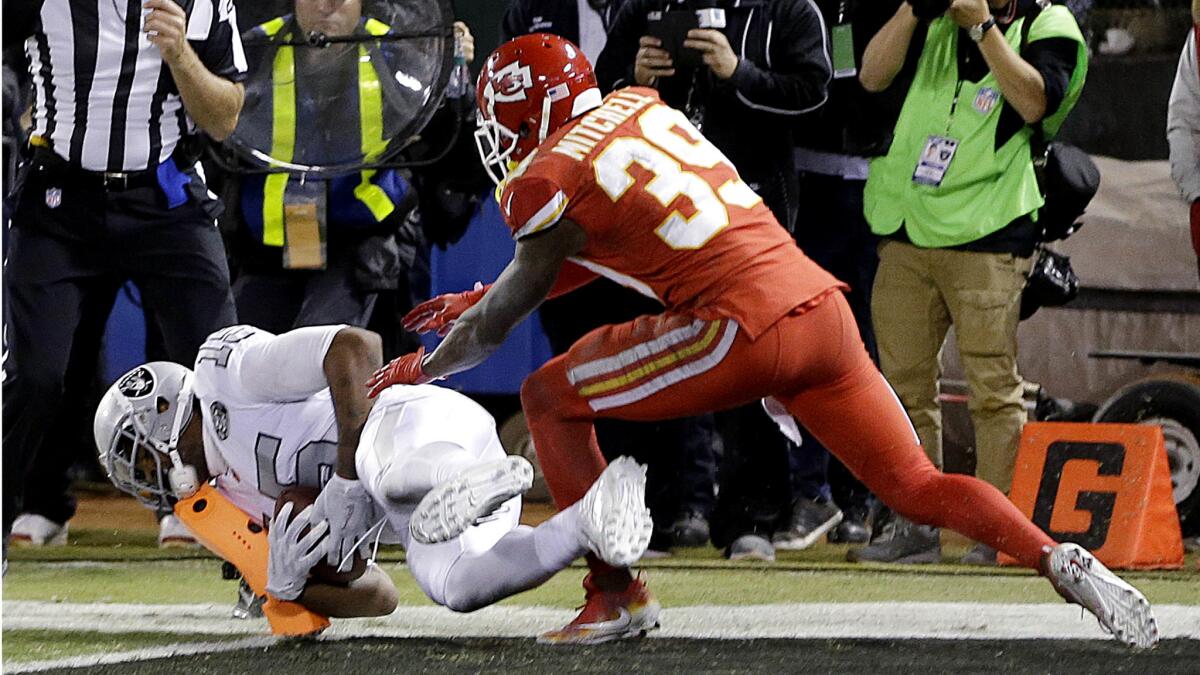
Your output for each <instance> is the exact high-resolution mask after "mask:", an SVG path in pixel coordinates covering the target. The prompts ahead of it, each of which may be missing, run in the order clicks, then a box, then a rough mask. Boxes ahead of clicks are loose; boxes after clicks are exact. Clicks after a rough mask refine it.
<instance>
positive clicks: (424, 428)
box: [195, 326, 503, 524]
mask: <svg viewBox="0 0 1200 675" xmlns="http://www.w3.org/2000/svg"><path fill="white" fill-rule="evenodd" d="M344 327H345V326H314V327H309V328H299V329H296V330H293V331H289V332H287V333H284V334H282V335H278V336H276V335H274V334H272V333H269V332H267V331H264V330H260V329H258V328H254V327H253V326H232V327H230V328H225V329H222V330H220V331H217V332H215V333H213V334H212V335H210V336H209V337H208V339H207V340H206V341H205V342H204V344H203V345H202V346H201V347H200V351H199V353H198V354H197V356H196V367H195V371H196V379H195V394H196V397H197V398H198V399H199V400H200V405H201V409H202V411H203V413H202V416H203V423H204V452H205V458H206V459H207V462H208V466H209V472H210V473H211V474H212V475H213V476H216V481H217V488H218V489H219V490H220V491H221V492H223V493H224V494H225V495H226V496H228V497H229V499H230V500H231V501H232V502H233V503H234V504H235V505H236V506H237V507H238V508H240V509H241V510H243V511H245V512H246V513H247V514H248V515H250V516H251V517H252V518H254V519H255V520H258V521H259V522H262V521H263V520H264V519H266V518H267V517H269V516H271V515H273V514H274V509H275V500H276V499H277V498H278V497H279V494H280V493H281V492H282V491H283V490H284V489H285V488H287V487H290V486H294V485H300V486H306V487H314V488H321V487H323V486H324V485H325V483H326V482H327V481H328V480H329V478H330V477H331V476H332V475H333V472H334V469H335V468H336V465H337V445H338V429H337V418H336V415H335V413H334V408H333V398H332V396H331V395H330V392H329V386H328V382H327V380H326V376H325V369H324V362H325V354H326V352H328V351H329V345H330V344H331V343H332V342H333V338H334V336H335V335H337V333H338V331H340V330H342V329H343V328H344ZM364 386H365V384H364ZM495 438H496V432H495V421H494V420H493V419H492V417H491V415H489V414H488V413H487V411H485V410H484V409H483V408H481V407H480V406H479V405H478V404H476V403H475V402H474V401H471V400H470V399H469V398H467V397H465V396H463V395H462V394H459V393H457V392H454V391H450V390H448V389H443V388H441V387H436V386H431V385H421V386H395V387H389V388H388V389H387V390H385V391H384V392H383V393H381V394H380V395H379V397H378V398H377V399H376V401H375V405H374V407H373V408H372V409H371V413H370V415H369V416H368V418H367V423H366V425H365V427H364V429H363V433H362V437H361V440H360V444H359V449H358V451H357V452H356V464H357V468H358V472H359V477H360V480H362V481H363V482H364V484H366V486H367V488H368V490H370V491H371V492H372V493H373V494H377V493H379V491H380V490H381V487H380V486H379V485H378V484H377V483H378V482H379V481H380V480H382V477H383V476H384V474H385V473H386V470H387V469H388V468H389V467H390V466H391V465H392V464H393V463H394V462H395V460H396V458H398V457H402V456H404V455H405V454H406V453H407V452H409V451H410V450H412V449H415V448H420V447H424V446H429V445H435V444H447V443H448V444H451V445H454V446H458V447H461V448H463V449H466V450H468V451H469V452H471V453H472V454H475V455H482V454H483V453H484V452H485V451H490V452H493V453H495V452H500V453H502V452H503V451H502V450H500V449H499V443H498V441H495ZM492 446H494V447H492ZM377 501H378V495H377ZM407 510H408V509H404V511H407ZM405 516H407V513H394V514H389V520H391V521H392V522H393V523H394V524H395V523H397V521H400V520H402V519H403V518H404V517H405Z"/></svg>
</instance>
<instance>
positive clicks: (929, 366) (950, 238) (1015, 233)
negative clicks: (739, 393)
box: [857, 0, 1087, 564]
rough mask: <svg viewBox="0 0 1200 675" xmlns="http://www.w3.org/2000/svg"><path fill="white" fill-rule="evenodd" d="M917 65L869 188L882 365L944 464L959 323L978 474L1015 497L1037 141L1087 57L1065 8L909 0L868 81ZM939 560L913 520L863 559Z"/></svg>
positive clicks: (979, 559) (879, 47)
mask: <svg viewBox="0 0 1200 675" xmlns="http://www.w3.org/2000/svg"><path fill="white" fill-rule="evenodd" d="M1031 14H1033V15H1035V16H1034V17H1033V19H1032V23H1031V24H1030V26H1029V27H1027V30H1023V28H1025V27H1024V26H1023V24H1024V23H1025V22H1026V21H1027V20H1030V15H1031ZM1024 32H1027V33H1028V35H1027V37H1023V35H1022V34H1023V33H1024ZM1023 41H1024V42H1025V44H1024V45H1023V44H1022V42H1023ZM910 59H915V60H916V66H915V68H916V70H915V74H914V77H913V80H912V84H911V85H910V86H909V88H908V93H907V96H906V98H905V101H904V106H903V108H902V110H901V113H900V118H899V120H898V121H897V123H896V129H895V135H894V139H893V142H892V145H891V148H890V149H889V151H888V153H887V155H886V156H884V157H880V158H877V159H874V160H872V162H871V166H870V175H869V177H868V179H867V186H866V190H865V193H864V212H865V215H866V218H867V221H868V222H869V223H870V224H871V228H872V230H873V231H874V232H875V234H877V235H880V236H881V237H884V242H883V243H882V244H881V246H880V249H879V257H880V264H879V270H878V274H877V276H876V278H875V287H874V292H873V298H872V305H871V309H872V317H873V319H874V321H875V330H876V334H877V338H878V344H879V357H880V361H881V366H882V369H883V372H884V374H885V375H886V376H887V378H888V380H889V381H890V382H891V383H892V386H893V387H894V388H895V390H896V393H897V394H898V395H899V397H900V400H901V401H902V402H903V403H904V406H905V408H906V409H907V410H908V413H909V416H910V417H911V418H912V420H913V423H914V425H915V426H916V429H917V433H918V434H919V436H920V438H921V441H922V444H923V445H924V446H925V449H926V452H927V453H928V454H929V457H930V459H932V460H933V462H934V463H935V464H937V465H938V466H941V462H942V451H941V448H942V445H941V413H940V410H939V408H938V399H937V394H938V377H939V355H940V353H941V348H942V343H943V341H944V340H945V337H946V333H947V331H948V330H949V328H950V326H951V325H953V326H954V327H955V334H956V337H957V341H958V347H959V352H960V355H961V359H962V363H963V367H964V369H965V370H966V376H967V383H968V386H969V389H970V403H969V409H970V412H971V418H972V421H973V422H974V424H975V439H976V443H975V448H976V458H977V469H976V473H977V475H978V476H979V477H980V478H982V479H984V480H986V481H988V482H990V483H992V484H993V485H995V486H996V487H997V488H999V489H1000V490H1001V491H1004V492H1007V491H1008V488H1009V486H1010V483H1011V480H1012V472H1013V464H1014V461H1015V458H1016V450H1017V443H1018V441H1019V440H1020V435H1021V428H1022V426H1023V425H1024V424H1025V421H1026V413H1025V408H1024V406H1023V404H1022V380H1021V376H1020V375H1019V374H1018V373H1017V321H1018V312H1019V309H1020V299H1021V292H1022V290H1023V288H1024V286H1025V279H1026V276H1027V274H1028V272H1029V269H1030V266H1031V258H1030V256H1031V255H1032V253H1033V252H1034V248H1035V246H1036V245H1037V244H1038V242H1039V240H1040V238H1041V236H1042V228H1041V226H1040V225H1039V224H1038V222H1037V221H1038V209H1039V208H1040V207H1041V206H1042V204H1043V199H1042V195H1041V192H1040V191H1039V188H1038V182H1037V176H1036V174H1035V172H1034V167H1033V162H1032V151H1031V138H1032V137H1033V136H1034V135H1035V127H1038V126H1039V125H1040V128H1041V131H1042V133H1043V134H1044V135H1045V137H1046V138H1051V137H1053V136H1054V134H1055V132H1057V131H1058V129H1059V127H1060V126H1061V124H1062V122H1063V120H1064V119H1065V117H1066V116H1067V114H1068V113H1069V112H1070V111H1071V108H1072V107H1073V106H1074V104H1075V101H1076V100H1077V99H1078V97H1079V93H1080V91H1081V90H1082V88H1083V81H1084V77H1085V75H1086V72H1087V49H1086V46H1085V44H1084V40H1083V36H1082V35H1081V33H1080V30H1079V26H1078V25H1077V24H1076V22H1075V19H1074V18H1073V17H1072V15H1071V12H1070V11H1069V10H1068V9H1067V8H1066V7H1062V6H1058V5H1053V6H1047V7H1044V8H1043V7H1039V6H1038V5H1037V4H1035V2H1034V0H990V2H989V1H988V0H953V2H950V3H947V2H946V1H945V0H941V1H940V2H938V0H909V2H908V4H904V5H901V6H900V9H899V11H897V12H896V14H895V15H894V16H893V17H892V18H891V20H889V21H888V23H887V24H886V25H885V26H884V27H883V29H882V30H880V31H879V33H878V34H876V35H875V37H874V38H872V39H871V42H870V44H868V46H867V50H866V52H865V54H864V56H863V64H862V68H861V71H860V73H859V79H860V81H861V82H862V84H863V86H864V87H865V88H866V89H867V90H868V91H873V92H878V91H883V90H885V89H887V88H888V87H889V86H890V85H891V84H892V81H893V78H895V76H896V75H897V73H899V72H900V71H901V69H902V67H904V66H905V64H906V61H907V60H910ZM910 63H911V61H910ZM940 557H941V547H940V543H939V538H938V532H937V531H936V530H932V529H930V528H924V527H915V526H912V525H911V524H909V523H901V524H900V526H899V527H897V529H896V533H895V535H894V537H892V538H891V539H889V540H885V541H881V542H877V543H876V544H874V545H872V546H870V547H867V548H866V549H863V550H861V551H858V552H857V558H858V559H860V560H873V561H885V562H932V561H936V560H938V559H940ZM964 560H965V561H966V562H973V563H977V564H994V562H995V551H993V550H991V549H989V548H987V547H984V546H982V545H977V546H976V547H975V548H974V549H973V550H972V551H971V552H970V553H968V557H967V558H965V559H964Z"/></svg>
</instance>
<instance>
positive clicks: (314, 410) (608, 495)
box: [95, 326, 651, 617]
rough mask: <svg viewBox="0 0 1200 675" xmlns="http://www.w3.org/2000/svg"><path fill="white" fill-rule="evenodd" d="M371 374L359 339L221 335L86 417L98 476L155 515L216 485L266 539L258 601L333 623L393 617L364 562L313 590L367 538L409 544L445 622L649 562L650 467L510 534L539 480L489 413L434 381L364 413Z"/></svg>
mask: <svg viewBox="0 0 1200 675" xmlns="http://www.w3.org/2000/svg"><path fill="white" fill-rule="evenodd" d="M381 364H382V353H381V349H380V341H379V338H378V336H377V335H375V334H374V333H371V332H369V331H365V330H361V329H358V328H351V327H346V326H321V327H311V328H300V329H297V330H293V331H290V332H288V333H284V334H282V335H278V336H276V335H272V334H271V333H268V332H265V331H262V330H259V329H257V328H253V327H251V326H233V327H230V328H226V329H223V330H221V331H218V332H216V333H213V334H212V335H211V336H209V338H208V340H207V341H206V342H205V343H204V345H203V346H202V347H201V348H200V352H199V354H198V356H197V358H196V364H195V371H194V372H193V371H191V370H188V369H187V368H184V367H183V366H180V365H178V364H173V363H166V362H154V363H148V364H145V365H143V366H139V367H137V368H135V369H133V370H131V371H130V372H129V373H127V374H125V375H124V376H123V377H122V378H120V379H119V380H118V381H117V382H116V383H115V384H114V385H113V386H112V387H111V388H110V389H109V391H108V392H107V393H106V394H105V396H104V398H103V400H102V401H101V403H100V406H99V408H98V410H97V412H96V420H95V436H96V444H97V447H98V449H99V453H100V459H101V463H102V464H103V465H104V467H105V469H106V470H107V472H108V474H109V477H110V478H111V479H112V481H113V483H115V484H116V485H117V487H119V488H121V489H122V490H124V491H126V492H129V493H131V494H133V495H135V496H137V497H139V499H141V500H142V501H143V502H144V503H146V504H147V505H149V506H157V505H158V504H159V503H161V501H162V500H173V499H184V498H188V497H189V496H191V495H194V494H195V493H196V491H197V489H198V486H200V485H202V484H203V483H206V482H211V484H212V485H214V486H215V488H216V490H217V491H218V492H219V493H220V494H222V495H224V496H225V497H227V498H228V500H229V501H231V502H232V503H233V504H234V505H235V506H236V507H237V508H238V509H239V510H240V511H242V512H244V513H245V514H246V515H247V516H249V517H250V518H251V519H252V520H254V521H256V522H258V523H259V524H262V525H265V526H266V527H267V528H268V539H269V542H270V548H269V553H268V564H267V578H268V582H267V584H266V590H267V592H268V594H269V595H270V596H272V597H274V598H276V599H278V600H281V601H295V602H299V603H300V604H301V605H304V606H305V607H306V608H308V609H310V610H312V611H314V612H317V613H320V614H323V615H325V616H334V617H345V616H368V615H380V614H387V613H390V612H391V611H392V610H393V609H394V607H395V604H396V599H397V594H396V590H395V587H394V585H393V584H392V582H391V579H390V577H388V576H387V575H386V574H385V573H383V572H382V571H381V570H379V568H378V567H376V566H374V565H370V564H369V565H368V566H367V572H366V573H364V574H363V575H362V576H361V577H360V578H359V579H357V580H356V581H354V582H351V583H350V584H348V585H346V586H340V585H332V584H327V583H320V582H319V581H317V580H316V579H314V578H310V576H309V572H310V570H311V568H312V567H313V566H314V565H315V564H316V563H318V562H319V561H320V559H321V558H325V557H326V556H328V562H330V563H333V564H339V565H340V564H342V563H344V562H345V561H346V560H347V559H348V558H349V557H350V556H351V554H353V553H354V552H355V551H367V550H368V549H369V547H370V545H371V544H372V542H373V541H375V540H380V541H382V542H384V543H399V544H401V545H403V546H404V547H405V549H406V551H407V563H408V567H409V570H410V571H411V572H412V574H413V577H415V579H416V581H417V583H418V585H419V586H420V587H421V588H422V590H424V591H425V593H426V595H428V596H429V598H430V599H431V600H433V601H434V602H436V603H438V604H441V605H444V606H446V607H449V608H450V609H452V610H455V611H472V610H475V609H478V608H480V607H483V606H485V605H488V604H491V603H493V602H496V601H497V600H500V599H501V598H504V597H507V596H509V595H512V594H514V593H518V592H520V591H523V590H526V589H529V588H533V587H535V586H537V585H539V584H541V583H542V582H544V581H545V580H546V579H548V578H549V577H550V576H552V575H553V574H554V573H555V572H557V571H558V570H560V569H563V568H564V567H566V566H567V565H568V564H569V563H570V562H571V561H573V560H574V559H576V558H578V557H580V556H582V555H584V554H585V553H587V552H589V551H591V552H594V553H595V554H596V555H598V556H600V557H601V558H602V559H604V560H606V561H608V562H610V563H611V564H613V565H622V566H624V565H628V564H630V563H632V562H633V561H634V560H636V559H637V558H639V557H641V555H642V553H644V552H645V548H646V545H647V544H648V542H649V536H650V528H651V524H650V516H649V511H648V510H647V509H646V507H645V500H644V495H645V469H644V468H643V467H641V466H639V465H637V464H636V463H634V462H633V461H632V460H622V461H618V462H614V463H613V464H612V465H611V466H610V467H609V470H608V471H606V472H605V474H604V475H603V476H601V478H600V479H599V480H597V481H596V483H595V485H594V486H593V488H592V490H591V492H590V493H589V496H588V497H587V498H585V499H584V500H582V501H580V502H579V503H578V504H576V505H575V506H573V507H571V508H569V509H567V510H565V511H562V512H560V513H558V514H556V515H555V516H553V517H552V518H550V519H549V520H548V521H546V522H544V523H542V524H541V525H539V526H537V527H535V528H530V527H526V526H522V525H518V517H519V515H520V511H521V498H520V494H521V493H522V492H524V491H525V490H526V489H528V488H529V486H530V483H531V481H532V476H533V473H532V469H531V467H530V466H529V463H528V462H527V461H525V460H524V459H523V458H520V457H510V456H508V455H506V454H505V453H504V450H503V449H502V448H501V446H500V442H499V439H498V438H497V437H496V431H495V422H494V421H493V419H492V417H491V416H490V415H489V414H488V413H487V412H486V411H484V410H483V408H481V407H479V406H478V405H477V404H475V403H474V402H473V401H471V400H470V399H468V398H466V397H465V396H462V395H461V394H458V393H456V392H453V391H450V390H447V389H443V388H440V387H437V386H431V385H420V386H394V387H391V388H389V389H387V390H386V391H385V392H384V393H383V394H382V395H380V396H379V397H378V398H377V399H374V400H373V401H372V399H369V398H368V397H367V389H366V387H365V385H364V383H365V382H366V381H367V379H368V377H369V376H370V375H371V373H372V372H373V371H374V370H375V369H376V368H378V367H379V366H380V365H381ZM291 486H305V487H312V488H322V492H321V494H320V495H319V496H318V497H317V500H316V502H315V503H314V504H313V506H312V507H310V508H308V509H305V510H303V511H302V512H301V513H299V514H296V515H295V516H292V515H291V505H287V506H284V507H283V508H282V509H281V510H280V512H279V515H278V517H277V518H276V519H277V520H278V521H280V522H279V523H275V526H274V527H272V523H271V522H270V521H271V519H272V517H273V515H274V513H275V507H276V500H277V498H278V497H279V495H280V494H281V492H282V491H283V490H284V489H286V488H288V487H291ZM289 517H290V518H289ZM310 526H311V527H310ZM335 531H340V534H339V536H334V535H335V533H337V532H335Z"/></svg>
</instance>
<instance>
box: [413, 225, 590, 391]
mask: <svg viewBox="0 0 1200 675" xmlns="http://www.w3.org/2000/svg"><path fill="white" fill-rule="evenodd" d="M586 245H587V235H586V234H584V232H583V229H582V228H580V227H579V226H578V225H576V224H575V223H572V222H571V221H569V220H565V219H564V220H561V221H559V223H558V224H556V225H555V226H554V227H551V228H549V229H547V230H544V231H542V232H538V233H536V234H533V235H530V236H527V237H524V238H522V239H519V240H518V241H517V250H516V253H515V254H514V255H513V260H512V262H510V263H509V264H508V267H506V268H505V269H504V272H502V273H501V274H500V278H499V279H497V280H496V283H495V284H493V285H492V287H491V288H490V289H489V290H488V292H487V293H486V294H485V295H484V296H483V298H482V299H481V300H480V301H479V302H478V303H477V304H475V305H474V306H473V307H471V308H470V309H468V310H467V311H466V312H463V314H462V316H461V317H459V319H458V321H457V322H456V323H455V324H454V328H453V329H452V330H451V331H450V333H449V334H448V335H447V336H446V339H445V340H444V341H443V342H442V344H440V345H438V348H437V349H436V350H434V352H433V354H431V355H429V356H428V357H427V358H426V359H425V362H424V363H423V364H422V370H423V371H424V373H425V375H427V376H429V377H444V376H446V375H452V374H454V373H457V372H461V371H464V370H467V369H470V368H473V367H474V366H476V365H478V364H479V363H481V362H483V360H484V359H486V358H487V357H488V356H489V355H491V353H492V352H494V351H495V350H496V349H497V348H498V347H499V346H500V344H501V343H503V342H504V339H505V338H506V337H508V334H509V333H510V332H512V329H513V328H514V327H516V325H517V324H519V323H521V321H523V320H524V319H525V317H527V316H529V314H530V313H531V312H533V310H535V309H537V307H538V305H540V304H542V301H543V300H545V299H546V296H547V295H549V293H550V290H551V288H553V287H554V283H555V280H557V279H558V275H559V271H560V270H561V269H562V266H563V264H564V263H565V262H566V260H567V258H569V257H571V256H573V255H575V254H576V253H579V252H580V251H582V250H583V248H584V246H586Z"/></svg>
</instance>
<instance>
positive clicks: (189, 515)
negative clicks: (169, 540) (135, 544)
mask: <svg viewBox="0 0 1200 675" xmlns="http://www.w3.org/2000/svg"><path fill="white" fill-rule="evenodd" d="M175 515H176V516H178V517H179V519H180V520H182V521H183V524H184V525H187V527H188V529H189V530H191V532H192V534H194V535H195V536H196V539H197V540H199V541H200V543H202V544H204V546H205V547H206V548H207V549H208V550H210V551H212V552H213V553H215V554H217V555H219V556H221V557H222V558H223V559H225V560H227V561H229V562H230V563H232V564H233V565H234V566H235V567H237V568H238V571H239V572H241V573H242V578H243V579H245V580H246V583H247V584H248V585H249V586H250V588H251V590H253V591H254V593H255V594H256V595H259V596H264V595H267V553H268V551H269V547H268V544H267V532H266V530H265V529H264V528H263V527H262V526H261V525H259V524H258V523H256V522H254V521H253V520H252V519H251V518H250V517H249V516H247V515H246V514H245V512H243V511H242V510H241V509H239V508H238V507H236V506H234V505H233V503H232V502H230V501H229V500H228V499H226V498H225V496H224V495H222V494H221V493H220V492H218V491H217V489H216V488H214V487H213V486H211V485H208V484H205V485H203V486H201V488H200V490H199V491H197V492H196V494H194V495H192V496H191V497H189V498H187V499H182V500H180V501H179V502H178V503H177V504H175ZM263 613H264V614H265V615H266V617H267V621H268V622H269V623H270V624H271V632H272V633H274V634H276V635H285V636H302V635H313V634H315V633H319V632H321V631H323V630H325V629H326V628H328V627H329V617H326V616H322V615H320V614H317V613H316V612H313V611H311V610H309V609H307V608H306V607H304V606H303V605H301V604H299V603H296V602H288V601H285V600H277V599H275V598H271V597H268V599H267V602H266V603H265V604H264V605H263Z"/></svg>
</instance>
